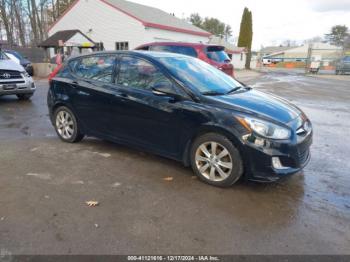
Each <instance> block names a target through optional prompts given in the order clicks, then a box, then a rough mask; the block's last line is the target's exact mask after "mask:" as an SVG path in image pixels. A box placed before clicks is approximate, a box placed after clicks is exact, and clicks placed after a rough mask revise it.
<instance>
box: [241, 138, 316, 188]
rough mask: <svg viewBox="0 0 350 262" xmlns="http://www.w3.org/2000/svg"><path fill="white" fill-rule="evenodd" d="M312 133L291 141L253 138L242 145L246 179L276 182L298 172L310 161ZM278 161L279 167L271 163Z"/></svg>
mask: <svg viewBox="0 0 350 262" xmlns="http://www.w3.org/2000/svg"><path fill="white" fill-rule="evenodd" d="M311 144H312V132H310V133H309V134H307V135H306V136H305V137H302V138H298V139H296V141H295V142H292V141H289V140H288V141H276V140H274V141H273V140H268V139H260V140H259V143H258V144H257V143H256V140H254V137H253V138H251V139H250V140H247V141H246V142H245V144H244V155H245V157H244V159H245V160H246V161H245V170H246V178H247V179H249V180H254V181H260V182H273V181H277V180H279V179H281V178H283V177H286V176H288V175H292V174H295V173H298V172H300V171H301V170H302V169H303V168H304V167H305V166H306V165H307V164H308V162H309V161H310V159H311V153H310V146H311ZM273 158H275V159H278V162H279V163H280V165H279V166H276V164H274V163H273V161H272V160H273Z"/></svg>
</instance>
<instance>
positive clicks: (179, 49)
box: [151, 45, 197, 57]
mask: <svg viewBox="0 0 350 262" xmlns="http://www.w3.org/2000/svg"><path fill="white" fill-rule="evenodd" d="M151 51H159V52H169V53H176V54H182V55H187V56H192V57H197V52H196V50H195V49H194V48H193V47H192V46H177V45H164V46H151Z"/></svg>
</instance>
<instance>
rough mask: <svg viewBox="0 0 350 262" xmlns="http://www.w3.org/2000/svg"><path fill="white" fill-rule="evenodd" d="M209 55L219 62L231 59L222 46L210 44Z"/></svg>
mask: <svg viewBox="0 0 350 262" xmlns="http://www.w3.org/2000/svg"><path fill="white" fill-rule="evenodd" d="M207 56H208V58H209V59H211V60H213V61H215V62H219V63H224V62H229V61H230V58H229V57H228V55H227V54H226V52H225V51H224V48H223V47H222V46H209V47H208V48H207Z"/></svg>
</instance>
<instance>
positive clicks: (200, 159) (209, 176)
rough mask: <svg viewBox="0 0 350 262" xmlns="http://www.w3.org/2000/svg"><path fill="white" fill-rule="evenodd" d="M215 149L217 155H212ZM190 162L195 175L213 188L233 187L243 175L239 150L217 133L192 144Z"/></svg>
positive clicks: (208, 134)
mask: <svg viewBox="0 0 350 262" xmlns="http://www.w3.org/2000/svg"><path fill="white" fill-rule="evenodd" d="M213 147H214V151H215V154H212V153H213V152H212V150H213ZM204 149H206V150H204ZM225 150H226V151H225ZM190 160H191V166H192V169H193V171H194V173H195V174H196V175H197V176H198V177H199V178H200V179H201V180H202V181H204V182H205V183H208V184H210V185H213V186H218V187H229V186H232V185H233V184H234V183H236V182H237V181H238V180H239V179H240V178H241V176H242V174H243V162H242V158H241V155H240V153H239V151H238V149H237V148H236V147H235V146H234V145H233V144H232V142H231V141H230V140H229V139H227V138H226V137H225V136H223V135H220V134H217V133H207V134H205V135H202V136H200V137H198V138H197V139H196V140H195V141H194V142H193V144H192V147H191V151H190Z"/></svg>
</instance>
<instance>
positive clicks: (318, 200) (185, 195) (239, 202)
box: [0, 72, 350, 254]
mask: <svg viewBox="0 0 350 262" xmlns="http://www.w3.org/2000/svg"><path fill="white" fill-rule="evenodd" d="M241 80H243V81H246V82H247V83H249V84H250V85H251V86H253V87H255V88H257V89H259V90H264V91H267V92H271V93H274V94H277V95H280V96H282V97H285V98H287V99H289V100H291V101H292V102H293V103H295V104H297V105H298V106H300V107H301V108H302V109H303V110H304V111H305V112H306V114H307V115H308V116H309V117H310V119H311V121H312V122H313V126H314V144H313V146H312V160H311V162H310V164H309V165H308V166H307V167H306V168H305V170H304V171H303V172H302V173H299V174H296V175H294V176H292V177H290V178H289V179H286V180H283V181H280V182H278V183H273V184H257V183H250V182H240V183H239V184H237V185H235V186H233V187H232V188H228V189H220V188H215V187H212V186H209V185H206V184H203V183H201V182H200V181H199V180H197V179H196V178H195V177H194V176H193V173H192V172H191V170H190V169H188V168H185V167H183V166H182V165H181V164H180V163H177V162H174V161H172V160H168V159H164V158H161V157H158V156H153V155H150V154H147V153H143V152H138V151H135V150H133V149H128V148H127V147H124V146H120V145H117V144H113V143H109V142H105V141H101V140H97V139H93V138H87V139H84V140H83V141H82V142H81V143H78V144H73V145H72V144H66V143H62V142H61V141H60V140H59V139H58V138H57V136H56V134H55V132H54V130H53V128H52V126H51V125H50V122H49V120H48V116H47V114H48V112H47V107H46V92H47V84H46V83H45V81H38V82H37V85H38V90H37V92H36V94H35V96H34V97H33V99H32V101H31V102H23V101H18V100H16V98H15V97H0V206H1V208H0V249H1V252H3V253H4V252H5V253H7V254H8V253H12V254H164V253H167V254H350V190H349V188H350V171H349V170H350V161H349V160H350V159H349V156H350V146H349V145H350V137H349V134H350V121H349V120H350V103H349V101H350V81H336V80H327V79H319V78H313V77H304V76H302V75H298V74H288V73H278V72H275V73H269V74H263V75H261V76H260V77H257V78H254V79H251V77H247V78H242V79H241ZM167 177H172V178H173V180H169V179H166V180H164V178H167ZM89 200H96V201H99V203H100V204H99V206H97V207H93V208H92V207H88V206H87V205H86V204H85V201H89Z"/></svg>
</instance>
